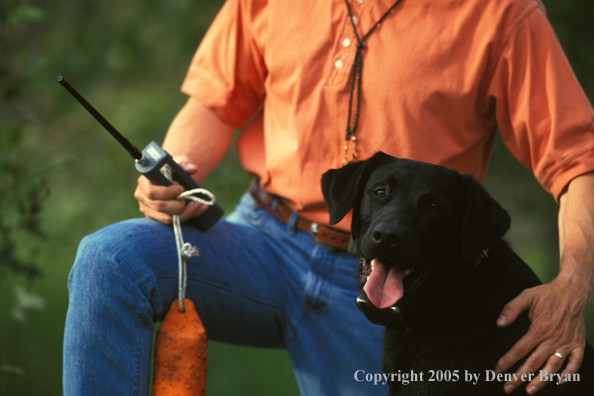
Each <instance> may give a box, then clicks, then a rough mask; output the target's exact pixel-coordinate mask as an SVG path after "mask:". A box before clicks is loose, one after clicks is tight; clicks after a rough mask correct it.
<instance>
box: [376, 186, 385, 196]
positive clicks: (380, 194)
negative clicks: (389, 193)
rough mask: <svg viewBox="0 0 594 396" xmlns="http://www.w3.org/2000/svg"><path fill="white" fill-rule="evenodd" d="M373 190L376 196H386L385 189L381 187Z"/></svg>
mask: <svg viewBox="0 0 594 396" xmlns="http://www.w3.org/2000/svg"><path fill="white" fill-rule="evenodd" d="M374 192H375V195H376V196H378V197H380V198H383V197H385V196H386V190H384V189H383V188H378V189H377V190H375V191H374Z"/></svg>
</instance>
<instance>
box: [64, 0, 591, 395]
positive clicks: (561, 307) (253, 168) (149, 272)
mask: <svg viewBox="0 0 594 396" xmlns="http://www.w3.org/2000/svg"><path fill="white" fill-rule="evenodd" d="M368 33H369V34H368ZM351 65H353V66H352V67H351ZM182 90H183V91H184V92H185V93H187V94H188V95H189V96H190V99H189V100H188V102H187V104H186V105H185V107H184V108H183V109H182V110H181V111H180V113H179V114H178V116H177V117H176V119H175V120H174V122H173V123H172V125H171V127H170V129H169V131H168V133H167V136H166V139H165V142H164V145H163V146H164V148H165V149H166V150H167V151H169V152H170V153H171V154H172V155H173V156H175V157H176V159H177V160H178V161H179V162H181V163H183V164H184V166H185V168H186V170H187V171H188V172H189V173H191V174H192V175H193V177H194V178H195V179H196V180H197V181H200V180H202V179H203V178H204V177H205V176H206V175H207V174H208V173H209V172H210V171H211V170H212V169H213V168H214V167H215V166H216V164H217V163H218V162H219V161H220V159H221V158H222V156H223V154H224V153H225V152H226V150H227V149H228V148H229V146H230V143H231V139H232V135H233V130H234V129H235V128H241V129H242V133H241V135H240V137H239V138H238V140H237V149H238V154H239V157H240V159H241V161H242V164H243V166H244V167H245V169H246V170H247V171H248V172H250V173H252V174H254V175H255V176H257V179H258V180H259V182H258V184H256V185H254V186H253V188H252V193H253V194H246V196H244V198H243V199H242V202H241V203H240V205H239V206H238V208H237V210H236V211H235V212H234V213H233V214H231V215H230V216H229V217H228V218H227V219H226V220H224V221H219V223H217V225H215V226H214V227H213V228H212V229H211V230H209V231H208V232H206V233H200V232H198V231H196V230H194V229H192V228H190V227H186V228H185V229H184V237H185V239H186V240H187V241H189V242H191V243H192V244H195V245H197V246H198V248H199V249H200V252H201V255H200V257H198V258H197V259H192V260H190V263H189V269H188V271H189V274H188V297H189V298H191V299H192V300H193V301H194V302H195V303H196V305H197V308H198V311H199V313H200V315H201V318H202V320H203V321H204V323H205V326H206V328H207V331H208V332H209V337H210V338H211V339H215V340H221V341H226V342H233V343H240V344H246V345H256V346H264V347H282V348H287V349H288V351H289V354H290V356H291V359H292V361H293V364H294V367H295V373H296V376H297V381H298V384H299V386H300V389H301V391H302V393H303V394H306V395H314V394H315V395H334V394H336V395H338V394H340V395H349V394H353V395H355V394H357V395H359V394H376V393H377V392H378V387H377V386H375V385H373V384H372V383H369V382H367V381H364V380H362V378H361V377H360V376H359V377H357V376H354V374H355V373H356V372H359V373H361V372H365V373H379V372H381V365H380V354H381V333H382V330H381V327H379V326H374V325H371V324H369V323H367V322H366V320H365V318H364V317H363V315H362V314H360V313H358V312H357V310H356V308H355V306H354V303H353V300H354V297H355V296H356V295H357V294H358V292H357V290H356V285H355V282H354V280H353V278H352V273H353V271H354V268H355V264H356V259H355V258H354V256H352V255H351V254H349V253H348V252H347V251H346V249H345V248H346V246H343V245H344V244H341V243H336V242H332V241H329V240H327V239H325V238H324V235H326V234H331V235H333V236H335V238H337V240H343V239H344V235H345V234H344V233H345V232H348V228H349V224H348V219H346V220H345V221H343V222H342V223H340V224H338V225H337V228H336V229H328V228H326V226H327V224H328V215H327V212H326V208H325V206H324V203H323V199H322V194H321V190H320V187H319V180H320V177H321V174H322V173H323V172H324V171H325V170H327V169H329V168H337V167H339V166H341V165H342V164H343V163H344V162H345V161H350V160H356V159H365V158H368V157H369V156H371V155H372V154H373V153H374V152H375V151H377V150H380V149H381V150H382V151H385V152H388V153H390V154H393V155H396V156H399V157H407V158H413V159H417V160H422V161H427V162H433V163H437V164H440V165H444V166H448V167H450V168H453V169H456V170H458V171H461V172H467V173H473V174H474V175H475V176H476V177H477V178H478V179H479V180H480V179H481V178H482V176H483V175H484V173H485V171H486V167H487V163H488V159H489V154H490V150H491V148H492V144H493V139H494V136H495V133H496V131H497V130H498V129H499V131H500V132H501V135H502V137H503V140H504V142H505V143H506V145H507V146H508V148H509V149H510V150H511V151H512V153H513V154H514V155H515V156H516V157H517V158H518V159H519V160H520V161H521V162H522V163H523V164H524V165H526V166H527V167H528V168H530V169H531V170H532V171H533V172H534V174H535V176H536V177H537V178H538V180H539V181H540V182H541V184H542V185H543V186H544V188H546V189H547V190H548V191H549V192H550V193H551V194H553V195H554V197H555V198H556V199H558V200H559V202H560V213H559V227H560V244H561V245H560V247H561V262H560V272H559V275H558V276H557V277H556V278H555V280H553V281H552V282H551V283H549V284H546V285H542V286H539V287H536V288H533V289H530V290H527V291H525V292H524V293H522V294H521V295H520V296H518V297H517V298H516V299H514V300H513V301H511V302H510V304H508V306H506V307H505V309H504V310H503V312H502V316H501V318H500V320H499V321H498V325H500V326H505V325H507V324H509V323H511V322H512V321H513V320H514V319H515V318H516V316H517V315H518V314H519V313H520V312H522V311H524V310H527V309H528V310H529V312H530V318H531V320H532V322H533V323H532V327H531V328H530V331H529V332H528V334H527V335H526V336H525V337H524V338H522V339H521V340H520V341H519V342H518V343H517V344H516V346H514V347H513V348H512V350H511V351H509V352H508V353H507V354H506V355H505V356H503V357H502V358H501V359H500V361H499V362H498V363H497V369H498V370H501V371H505V370H507V369H508V368H509V367H511V366H512V365H513V363H514V362H516V361H518V360H519V359H520V358H522V357H524V356H529V358H528V360H527V361H526V363H525V364H524V365H522V367H520V368H519V370H518V373H533V372H535V371H536V370H538V369H540V368H542V369H544V370H547V371H549V372H557V371H558V370H559V369H560V368H561V364H562V363H563V360H564V359H566V358H567V359H569V363H568V365H567V367H566V368H565V370H564V373H573V372H575V371H577V369H578V368H579V366H580V364H581V359H582V355H583V350H584V343H585V325H584V316H585V312H586V308H587V306H588V304H589V302H590V299H591V296H592V286H593V284H594V247H593V245H594V244H592V241H593V240H594V235H593V233H594V226H593V225H594V221H593V219H594V198H593V194H592V192H593V191H594V176H593V174H592V173H590V172H591V171H592V170H594V155H593V150H594V139H592V137H593V136H594V117H593V111H592V107H591V106H590V104H589V103H588V101H587V99H586V97H585V95H584V93H583V92H582V90H581V89H580V88H579V85H578V83H577V81H576V80H575V77H574V76H573V73H572V72H571V69H570V67H569V65H568V64H567V61H566V59H565V57H564V55H563V53H562V51H561V49H560V48H559V44H558V42H557V41H556V38H555V36H554V33H553V32H552V29H551V27H550V25H549V24H548V22H547V21H546V17H545V15H544V9H543V7H542V4H541V3H540V2H538V1H536V0H518V1H512V0H509V1H490V2H484V1H467V2H454V1H452V2H433V1H431V0H402V1H397V2H393V1H387V0H386V1H371V0H357V1H351V2H347V3H345V2H344V1H342V0H334V1H318V2H292V3H286V2H281V1H269V2H265V1H247V0H229V1H228V2H227V3H226V4H225V6H224V7H223V9H222V10H221V12H220V14H219V16H218V17H217V19H216V20H215V21H214V22H213V25H212V26H211V28H210V30H209V32H208V33H207V35H206V37H205V38H204V40H203V42H202V44H201V47H200V49H199V50H198V52H197V54H196V56H195V58H194V60H193V62H192V66H191V68H190V71H189V72H188V76H187V78H186V80H185V82H184V85H183V88H182ZM345 125H347V132H346V135H345V132H344V131H345V129H344V127H345ZM345 138H346V139H348V141H346V146H345ZM180 192H181V187H179V186H171V187H168V188H164V187H156V186H152V185H150V183H148V181H147V180H146V179H144V178H142V177H141V178H140V179H139V182H138V188H137V190H136V193H135V197H136V198H137V200H138V201H139V203H140V209H141V211H142V212H143V213H144V214H145V216H146V217H147V218H149V219H153V220H157V221H156V222H155V221H147V220H132V221H128V222H123V223H120V224H116V225H113V226H111V227H108V228H106V229H104V230H101V231H99V232H98V233H96V234H93V235H91V236H89V237H87V238H85V240H84V241H83V243H82V244H81V248H80V250H79V254H78V256H77V261H76V264H75V266H74V268H73V271H72V274H71V278H70V293H71V304H70V308H69V313H68V319H67V324H66V336H65V393H66V394H76V393H77V392H80V393H85V394H87V395H88V394H93V390H97V391H99V390H103V391H104V392H105V389H106V388H108V389H109V390H110V392H111V393H113V394H116V393H117V394H126V392H128V393H134V394H136V393H139V394H143V393H145V392H146V382H147V379H148V364H149V363H148V356H149V355H148V354H149V352H148V351H150V336H151V334H152V333H151V330H152V328H153V327H152V326H153V322H154V321H155V320H158V319H159V318H162V316H163V314H164V308H163V307H165V306H168V305H169V303H170V302H171V301H172V300H173V299H174V298H175V297H176V294H175V293H176V288H175V282H176V277H177V268H176V261H175V257H176V256H175V251H174V250H173V246H174V244H173V242H172V241H173V239H172V236H171V230H170V229H169V228H168V227H166V226H164V225H162V224H161V223H164V224H170V223H171V215H172V214H180V216H181V218H182V220H184V219H188V218H190V217H192V216H196V215H199V214H200V213H202V212H203V211H204V210H205V208H204V207H203V206H201V205H199V204H194V203H192V204H188V205H186V204H185V203H184V202H181V201H176V200H175V197H176V196H177V195H178V194H179V193H180ZM269 194H271V195H272V196H271V195H269ZM276 197H280V200H279V199H278V198H276ZM267 202H273V203H274V205H276V206H273V207H270V206H267ZM279 208H280V209H279ZM277 209H278V210H277ZM303 224H306V225H309V230H303V227H302V225H303ZM330 239H331V238H330ZM99 328H101V329H102V330H99ZM555 354H558V355H555ZM559 355H561V356H562V357H563V359H561V358H560V357H559ZM359 370H362V371H359ZM95 376H96V377H97V378H101V381H100V382H95V381H94V379H93V378H94V377H95ZM105 378H107V380H104V379H105ZM518 385H519V382H518V381H515V382H514V381H512V382H509V383H506V384H503V385H502V386H504V387H505V389H506V391H508V392H511V391H512V390H513V388H514V387H517V386H518ZM545 385H546V383H543V382H541V381H540V380H539V377H538V376H536V378H535V379H534V380H533V381H532V382H531V383H530V384H529V385H528V388H527V390H528V393H530V394H533V393H535V392H536V391H537V390H538V389H540V388H542V387H543V386H545ZM83 391H84V392H83Z"/></svg>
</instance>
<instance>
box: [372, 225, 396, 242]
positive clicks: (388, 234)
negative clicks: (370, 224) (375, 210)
mask: <svg viewBox="0 0 594 396" xmlns="http://www.w3.org/2000/svg"><path fill="white" fill-rule="evenodd" d="M402 236H403V235H402V231H401V230H400V228H399V227H398V226H396V225H394V224H389V223H380V224H378V225H377V226H375V227H374V229H373V233H372V234H371V239H372V241H373V243H374V244H375V245H376V246H377V247H384V248H393V247H396V246H398V245H399V244H400V242H401V241H402Z"/></svg>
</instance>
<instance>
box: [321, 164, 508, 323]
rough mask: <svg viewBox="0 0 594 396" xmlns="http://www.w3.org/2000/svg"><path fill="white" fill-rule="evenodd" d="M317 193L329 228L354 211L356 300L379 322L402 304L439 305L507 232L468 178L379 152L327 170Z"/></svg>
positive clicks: (503, 219) (497, 210) (503, 217)
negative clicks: (359, 292) (359, 295)
mask: <svg viewBox="0 0 594 396" xmlns="http://www.w3.org/2000/svg"><path fill="white" fill-rule="evenodd" d="M322 191H323V194H324V200H325V202H326V206H327V207H328V211H329V213H330V224H336V223H338V222H339V221H340V220H342V219H343V218H344V216H346V214H347V213H348V212H349V211H350V210H351V209H353V217H352V223H351V232H352V236H353V240H354V242H355V244H356V247H357V251H358V254H359V256H360V268H359V273H360V275H361V277H360V279H361V283H362V286H363V290H364V292H363V295H366V297H368V298H369V301H370V302H371V304H373V306H375V308H377V309H376V311H375V313H376V314H378V315H380V316H381V315H382V314H381V310H386V309H389V308H393V307H396V306H401V305H402V304H403V303H405V302H406V300H407V299H408V300H417V302H418V300H419V299H421V300H422V299H435V298H440V295H441V296H442V297H445V295H446V294H447V293H450V292H452V291H453V290H454V288H456V287H458V286H459V285H460V282H461V281H462V279H465V278H468V275H469V274H470V273H471V271H472V270H473V267H474V266H475V263H476V261H477V258H478V257H480V255H481V252H482V251H483V250H485V249H488V248H489V246H491V245H492V244H493V243H494V242H496V241H497V240H499V239H501V237H502V236H503V234H504V233H505V232H506V231H507V229H508V228H509V225H510V218H509V216H508V214H507V212H506V211H505V210H504V209H503V208H502V207H501V206H500V205H499V204H498V203H497V202H496V201H495V200H494V199H493V198H491V197H490V196H489V195H488V193H487V192H486V191H485V190H484V188H483V187H482V186H481V185H480V184H479V183H478V182H476V180H474V178H473V177H472V176H470V175H461V174H459V173H458V172H456V171H453V170H450V169H447V168H444V167H441V166H437V165H432V164H428V163H424V162H418V161H411V160H406V159H399V158H395V157H392V156H389V155H387V154H384V153H382V152H378V153H377V154H375V155H374V156H373V157H371V158H370V159H368V160H366V161H362V162H356V163H351V164H348V165H346V166H344V167H342V168H340V169H332V170H329V171H328V172H326V173H325V174H324V175H323V177H322ZM388 314H389V313H386V315H388ZM368 317H369V315H368ZM379 322H381V323H384V321H379Z"/></svg>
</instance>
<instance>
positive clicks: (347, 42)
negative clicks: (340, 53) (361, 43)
mask: <svg viewBox="0 0 594 396" xmlns="http://www.w3.org/2000/svg"><path fill="white" fill-rule="evenodd" d="M349 45H351V40H349V39H348V38H345V39H344V40H342V46H343V47H348V46H349Z"/></svg>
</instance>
